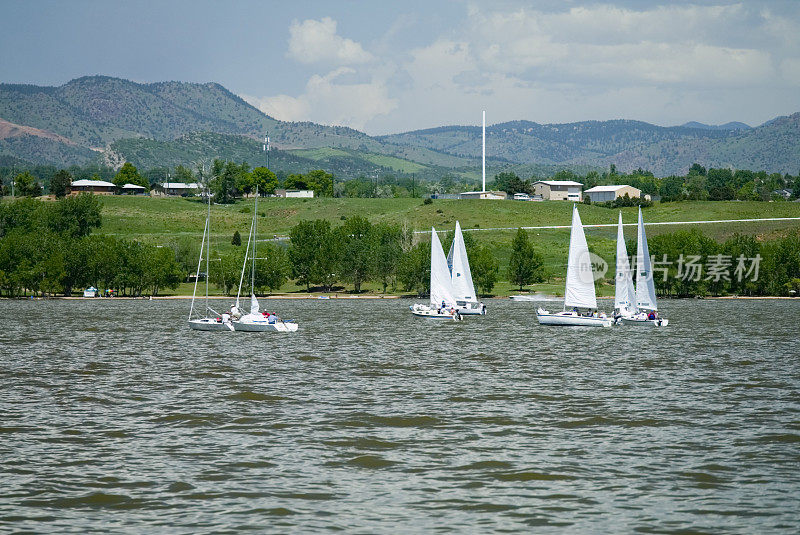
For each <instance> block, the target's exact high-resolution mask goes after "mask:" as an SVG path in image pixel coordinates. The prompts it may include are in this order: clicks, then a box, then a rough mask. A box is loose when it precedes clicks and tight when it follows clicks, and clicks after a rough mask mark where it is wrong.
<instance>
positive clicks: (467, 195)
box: [460, 191, 508, 201]
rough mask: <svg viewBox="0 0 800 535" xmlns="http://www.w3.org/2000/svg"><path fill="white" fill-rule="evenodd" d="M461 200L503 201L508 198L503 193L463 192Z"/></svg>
mask: <svg viewBox="0 0 800 535" xmlns="http://www.w3.org/2000/svg"><path fill="white" fill-rule="evenodd" d="M460 197H461V198H462V199H489V200H492V201H504V200H506V198H507V197H508V194H506V192H505V191H465V192H464V193H462V194H461V196H460Z"/></svg>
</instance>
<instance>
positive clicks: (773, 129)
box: [0, 76, 800, 179]
mask: <svg viewBox="0 0 800 535" xmlns="http://www.w3.org/2000/svg"><path fill="white" fill-rule="evenodd" d="M0 119H3V120H5V121H8V122H10V123H13V124H15V125H20V126H25V127H33V128H37V129H40V130H45V131H49V132H54V133H56V134H59V135H61V136H63V137H65V138H67V139H68V140H70V141H72V142H74V143H76V144H77V146H78V147H77V148H75V147H73V146H71V145H68V144H66V143H58V141H57V140H51V142H49V143H45V142H40V141H38V140H36V139H32V138H31V137H27V138H22V137H20V138H19V139H18V140H16V141H9V139H10V137H9V136H8V135H6V137H5V138H3V139H0V155H6V156H12V157H17V158H20V159H22V160H27V161H30V162H32V163H50V164H54V165H68V164H72V163H77V164H82V163H85V162H86V161H88V160H89V159H91V158H92V157H93V156H94V153H91V152H88V150H89V149H92V148H94V149H105V148H106V147H108V146H109V145H112V150H114V151H115V152H116V153H117V154H118V155H122V156H123V157H128V156H127V154H128V153H129V154H130V155H131V156H130V157H131V158H132V159H131V161H132V162H134V163H137V162H138V163H137V165H143V166H145V167H147V166H154V167H163V166H166V165H174V164H176V163H181V164H183V165H189V164H191V163H192V162H193V161H197V160H198V159H210V158H212V157H214V156H222V157H230V158H234V159H241V158H240V156H239V155H240V154H241V153H244V152H245V150H244V148H243V147H244V145H245V142H244V141H233V138H232V137H230V136H243V137H245V138H250V139H252V140H253V145H254V146H255V145H256V144H257V143H259V142H260V140H261V139H262V138H263V136H264V134H265V133H267V132H268V133H269V135H270V138H271V141H272V143H273V146H274V147H276V148H278V149H282V150H284V151H298V150H303V149H332V150H335V151H339V152H330V153H327V154H326V153H325V152H324V151H323V152H317V153H314V152H308V153H303V152H299V153H296V154H295V156H296V157H297V158H300V160H297V161H298V162H301V161H309V160H310V161H316V162H319V165H322V164H325V165H330V166H331V167H332V169H331V170H341V172H342V173H343V176H355V175H357V174H369V173H371V172H374V171H375V169H376V168H377V169H389V170H392V171H391V172H395V173H418V174H426V175H429V176H432V177H435V176H442V175H443V174H446V173H453V174H456V175H460V176H466V177H469V178H472V179H474V178H477V176H478V175H477V171H478V170H479V168H480V154H481V129H480V127H476V126H447V127H439V128H432V129H428V130H419V131H414V132H406V133H402V134H394V135H389V136H378V137H371V136H368V135H367V134H365V133H363V132H359V131H357V130H354V129H352V128H347V127H343V126H324V125H319V124H314V123H310V122H298V123H293V122H283V121H277V120H275V119H273V118H271V117H268V116H267V115H265V114H263V113H262V112H261V111H260V110H258V109H257V108H255V107H254V106H252V105H250V104H248V103H247V102H245V101H244V100H243V99H242V98H240V97H238V96H236V95H234V94H233V93H231V92H230V91H228V90H227V89H225V88H224V87H223V86H221V85H219V84H217V83H205V84H198V83H185V82H159V83H150V84H140V83H136V82H132V81H129V80H123V79H119V78H112V77H108V76H86V77H82V78H77V79H75V80H72V81H70V82H68V83H66V84H64V85H62V86H59V87H40V86H33V85H20V84H0ZM799 123H800V114H795V115H792V116H790V117H785V118H779V119H777V120H773V121H770V122H769V123H766V124H764V125H762V126H760V127H758V128H754V129H749V130H748V129H728V128H708V127H706V128H703V127H691V125H690V126H680V127H668V128H667V127H661V126H656V125H652V124H648V123H645V122H641V121H630V120H613V121H584V122H577V123H568V124H539V123H535V122H531V121H512V122H507V123H502V124H497V125H492V126H489V127H488V128H487V156H488V158H489V162H488V163H489V166H490V167H491V168H492V169H493V171H494V170H497V169H499V170H514V171H515V172H518V173H519V174H522V175H523V176H531V174H538V175H540V176H541V175H542V174H545V173H547V172H548V171H551V172H552V170H558V169H564V168H570V169H573V170H577V169H579V168H582V169H590V168H607V167H608V166H609V165H610V164H614V165H616V166H617V168H618V169H619V170H620V171H624V172H628V171H632V170H635V169H637V168H642V169H646V170H650V171H653V172H654V173H655V174H656V175H657V176H667V175H670V174H685V173H686V171H687V170H688V168H689V167H690V166H691V164H692V163H695V162H697V163H700V164H701V165H703V166H705V167H715V166H716V167H735V168H747V169H751V170H765V171H767V172H781V173H787V172H789V173H795V172H796V171H797V167H798V165H797V162H798V157H799V156H800V135H798V124H799ZM698 124H699V123H698ZM701 126H702V125H701ZM200 133H210V134H216V135H218V136H217V137H213V135H209V136H206V137H204V138H202V139H200V138H196V137H195V138H193V137H192V136H197V135H199V134H200ZM220 135H222V136H220ZM226 136H228V137H226ZM198 139H200V141H193V140H198ZM132 140H143V141H141V142H140V143H139V144H138V145H137V143H136V142H134V141H132ZM187 140H188V141H187ZM156 142H160V143H161V145H160V146H159V145H158V144H157V143H156ZM217 142H218V143H219V144H218V145H216V144H215V143H217ZM62 145H63V146H62ZM200 145H202V146H203V147H204V149H203V152H204V154H198V148H199V147H200ZM235 146H241V147H242V149H241V150H239V149H238V148H236V147H235ZM223 155H225V156H223ZM227 155H230V156H227ZM320 155H324V156H320ZM248 157H249V156H248ZM109 160H111V161H114V162H118V161H120V160H119V159H118V158H109ZM287 161H288V160H287ZM517 166H521V167H517ZM334 168H335V169H334ZM518 169H519V170H520V171H517V170H518ZM525 169H533V170H534V171H533V172H532V173H530V174H528V173H524V172H523V170H525ZM301 170H302V169H296V170H293V171H301ZM540 171H541V172H540Z"/></svg>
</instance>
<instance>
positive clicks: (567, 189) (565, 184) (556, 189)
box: [533, 180, 583, 202]
mask: <svg viewBox="0 0 800 535" xmlns="http://www.w3.org/2000/svg"><path fill="white" fill-rule="evenodd" d="M582 187H583V184H581V183H580V182H575V181H573V180H539V181H537V182H534V183H533V193H534V194H535V195H541V196H542V199H544V200H545V201H573V202H581V201H582V200H583V195H582V194H581V188H582Z"/></svg>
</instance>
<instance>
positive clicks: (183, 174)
mask: <svg viewBox="0 0 800 535" xmlns="http://www.w3.org/2000/svg"><path fill="white" fill-rule="evenodd" d="M172 176H173V179H174V180H173V181H174V182H183V183H184V184H191V183H192V182H194V180H195V178H194V173H192V170H191V169H189V168H188V167H184V166H182V165H177V166H175V172H174V173H173V175H172ZM140 185H141V184H140Z"/></svg>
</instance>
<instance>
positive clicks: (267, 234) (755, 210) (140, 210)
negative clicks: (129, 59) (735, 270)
mask: <svg viewBox="0 0 800 535" xmlns="http://www.w3.org/2000/svg"><path fill="white" fill-rule="evenodd" d="M102 202H103V226H102V229H101V230H100V232H101V233H103V234H109V235H115V236H122V237H126V238H135V239H139V240H142V241H145V242H148V243H154V244H158V245H169V244H171V243H174V242H175V241H176V240H180V239H188V240H192V241H193V242H195V243H198V244H199V242H200V240H201V236H202V233H203V222H204V220H205V205H204V204H203V203H202V202H201V201H200V200H199V199H189V198H148V197H127V196H113V197H103V198H102ZM571 207H572V205H571V204H570V203H566V202H561V201H547V202H514V201H494V202H492V201H478V200H463V201H447V200H436V201H434V202H433V203H432V204H428V205H426V204H423V203H422V200H420V199H345V198H342V199H281V198H267V199H262V200H260V201H259V206H258V209H259V216H260V217H259V223H258V225H259V232H260V234H261V237H262V239H271V238H279V237H282V236H286V235H287V234H288V232H289V230H290V229H291V228H292V226H294V225H296V224H297V223H298V222H300V221H301V220H304V219H318V218H321V219H326V220H328V221H330V222H331V224H332V225H334V226H338V225H340V224H342V222H343V221H342V217H345V218H346V217H350V216H353V215H361V216H364V217H366V218H368V219H369V220H370V221H372V222H373V223H377V222H381V221H385V222H389V223H395V224H400V225H406V226H408V228H410V229H413V230H416V231H419V233H418V234H417V239H419V240H426V239H427V233H428V232H429V231H430V228H431V226H434V227H436V229H437V230H445V231H446V230H452V229H453V228H454V226H455V222H456V221H457V220H458V221H460V223H461V225H462V227H463V228H464V229H465V232H472V233H474V236H475V237H476V238H477V239H478V240H479V241H480V242H481V243H484V244H488V245H489V246H490V247H491V248H492V249H493V250H494V253H495V255H496V256H497V257H498V258H499V260H500V265H501V268H500V278H501V279H505V278H506V266H507V265H508V256H509V253H510V243H511V239H512V236H513V233H514V232H515V231H516V228H517V227H519V226H547V225H564V226H569V224H570V218H571ZM252 210H253V201H252V200H243V201H239V202H237V203H236V204H232V205H224V206H223V205H214V206H212V228H213V240H212V241H213V243H212V248H213V250H215V251H228V250H231V249H232V248H233V246H232V245H231V237H232V236H233V233H234V231H237V230H238V231H239V232H240V233H241V234H242V235H244V236H246V235H247V232H248V228H249V226H250V221H251V218H252V213H253V212H252ZM579 210H580V213H581V218H582V220H583V223H584V224H586V225H591V224H607V223H615V222H616V217H617V210H610V209H607V208H602V207H599V206H584V205H580V206H579ZM622 211H623V219H624V221H625V222H626V223H635V222H636V209H635V208H624V209H623V210H622ZM765 217H800V203H790V202H773V203H764V202H681V203H664V204H661V203H656V205H654V206H653V207H652V208H648V209H646V210H645V218H646V220H647V222H661V221H699V220H717V219H747V218H765ZM692 227H693V225H676V226H672V225H670V226H652V227H648V230H647V232H648V236H656V235H659V234H662V233H666V232H674V231H676V230H679V229H684V230H685V229H688V228H692ZM700 228H701V229H702V231H703V232H704V233H705V234H707V235H709V236H712V237H714V238H716V239H718V240H724V239H726V238H728V237H730V236H731V235H733V234H734V233H740V234H751V235H756V236H759V237H761V238H763V239H771V238H774V237H777V236H781V235H784V234H786V233H787V232H789V231H794V230H800V221H779V222H754V223H724V224H712V225H702V226H701V227H700ZM490 229H499V230H490ZM530 232H531V236H532V239H533V240H534V242H535V244H536V248H537V250H538V251H540V252H541V253H542V254H543V255H544V257H545V267H546V270H547V272H548V273H549V280H548V282H547V283H546V284H543V285H537V286H535V289H540V290H543V291H550V292H563V277H564V273H565V270H566V259H567V250H568V248H569V229H540V230H532V231H530ZM625 233H626V236H627V237H628V238H630V239H635V234H636V233H635V228H633V227H626V229H625ZM586 234H587V240H588V242H589V247H590V248H591V250H592V251H593V252H595V253H597V254H599V255H600V256H601V257H603V258H604V259H606V261H608V262H612V264H611V265H613V258H614V251H615V240H616V229H615V228H614V227H603V228H587V230H586ZM599 288H600V292H601V294H603V295H611V294H613V274H609V275H607V278H606V280H605V281H604V282H603V283H602V284H601V285H600V287H599ZM293 289H294V287H293V286H287V288H286V290H287V291H288V290H293ZM496 293H498V295H507V294H509V293H513V288H511V287H510V285H509V284H508V283H507V282H505V283H502V284H499V285H498V287H497V288H496Z"/></svg>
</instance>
